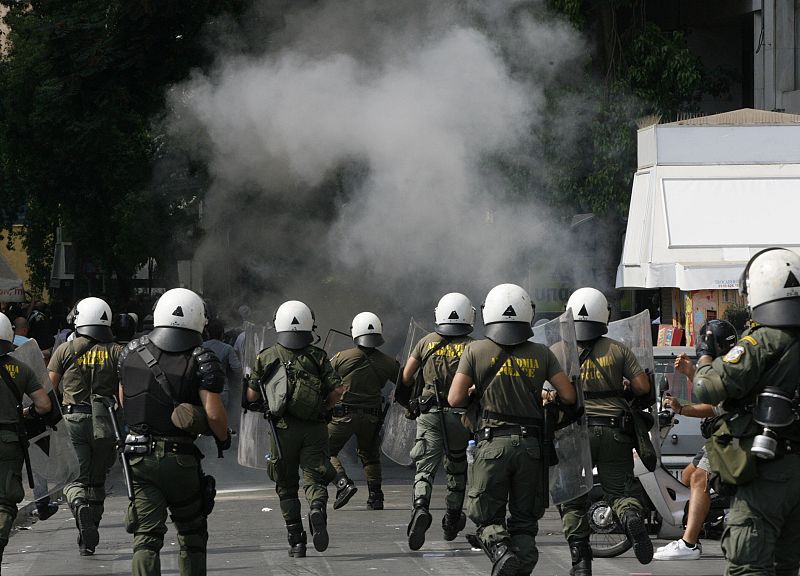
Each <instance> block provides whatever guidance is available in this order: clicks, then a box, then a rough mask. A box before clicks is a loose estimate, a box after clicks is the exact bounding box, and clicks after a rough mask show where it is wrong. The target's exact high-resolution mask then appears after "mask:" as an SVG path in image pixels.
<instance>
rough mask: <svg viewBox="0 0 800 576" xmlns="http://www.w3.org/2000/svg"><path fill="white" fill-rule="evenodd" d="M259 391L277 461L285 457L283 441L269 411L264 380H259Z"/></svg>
mask: <svg viewBox="0 0 800 576" xmlns="http://www.w3.org/2000/svg"><path fill="white" fill-rule="evenodd" d="M258 387H259V391H260V392H261V399H262V400H263V402H264V420H266V421H267V426H269V431H270V434H272V439H273V441H274V442H275V454H274V456H275V461H278V460H280V459H281V458H283V450H281V441H280V440H279V439H278V430H277V428H275V422H274V421H273V419H272V414H271V413H270V411H269V404H268V403H267V385H266V384H264V382H259V386H258Z"/></svg>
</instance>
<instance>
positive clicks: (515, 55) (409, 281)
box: [169, 0, 586, 341]
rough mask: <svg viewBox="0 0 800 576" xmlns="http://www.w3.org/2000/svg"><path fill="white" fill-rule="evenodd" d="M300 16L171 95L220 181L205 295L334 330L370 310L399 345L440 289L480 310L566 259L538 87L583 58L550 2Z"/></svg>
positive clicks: (224, 55) (229, 52) (310, 5)
mask: <svg viewBox="0 0 800 576" xmlns="http://www.w3.org/2000/svg"><path fill="white" fill-rule="evenodd" d="M297 4H301V5H302V6H301V7H300V8H297V7H294V8H292V9H291V10H288V9H287V11H285V12H283V13H281V14H280V15H279V16H280V25H279V26H278V27H277V28H276V29H275V30H273V31H272V32H270V33H269V37H268V40H267V41H266V42H265V41H264V39H263V38H260V39H258V40H256V39H254V38H255V34H254V31H253V30H244V29H241V30H238V31H235V32H232V33H231V35H229V36H228V37H226V39H225V42H223V43H220V44H219V45H220V46H225V48H223V49H222V51H221V52H220V53H219V55H218V58H217V61H216V64H215V65H214V67H213V70H211V71H210V72H208V73H196V74H195V75H193V76H192V77H191V79H189V80H188V81H187V82H185V83H183V84H181V85H179V86H176V87H174V88H173V90H172V92H171V100H170V101H171V109H172V114H171V117H170V126H169V128H170V133H171V135H172V136H173V137H175V138H178V139H180V140H181V141H182V142H183V143H184V146H185V147H186V148H187V150H188V151H189V152H190V154H191V155H192V156H193V157H194V158H196V159H199V160H202V161H205V162H206V163H207V165H208V167H209V171H210V176H211V187H210V189H209V190H208V193H207V195H206V199H205V208H204V223H203V224H204V228H205V230H206V235H205V238H204V241H203V243H202V244H201V245H200V247H199V248H198V253H197V257H198V258H199V259H200V260H201V261H203V262H204V263H205V267H206V269H207V271H208V270H211V271H214V273H213V274H212V275H211V279H210V280H211V285H209V286H207V290H210V291H212V292H215V293H218V294H222V295H223V296H224V297H229V298H232V299H237V298H242V299H248V300H250V301H249V302H248V303H249V304H250V306H251V307H252V308H257V309H259V308H260V309H261V310H262V314H263V316H264V317H269V316H270V315H271V313H272V311H274V309H275V307H276V306H277V305H278V304H279V303H280V302H281V301H283V300H286V299H290V298H294V299H300V300H306V301H307V302H308V303H309V304H310V305H311V306H312V308H314V309H315V310H316V313H317V318H318V319H319V321H320V324H321V326H335V327H338V328H340V329H343V328H346V327H347V326H349V320H350V319H351V318H352V316H353V315H354V314H356V313H357V312H359V311H361V310H370V309H371V310H373V311H374V312H376V313H378V314H379V315H380V316H382V317H384V321H385V323H386V324H387V326H388V327H389V329H393V331H394V332H395V333H396V336H398V337H399V336H402V334H401V333H404V326H403V325H404V322H405V321H406V320H407V318H408V315H409V314H411V313H414V314H417V315H420V314H421V315H422V316H423V318H425V319H426V320H428V319H430V316H431V311H432V309H433V306H434V305H435V303H436V301H437V300H438V298H439V297H440V296H441V295H442V294H444V293H446V292H451V291H460V292H464V293H466V294H467V295H468V296H470V298H472V299H473V303H474V304H475V305H476V306H478V304H479V303H480V302H481V301H482V299H483V297H484V296H485V294H486V292H487V291H488V290H489V289H490V288H491V287H492V286H493V285H495V284H498V283H501V282H516V283H519V284H521V285H523V286H525V287H526V288H528V289H532V288H533V287H534V286H536V284H537V275H538V270H539V268H538V266H541V265H542V264H546V263H548V261H550V262H552V261H553V260H557V259H563V258H568V257H569V255H567V254H565V253H563V252H562V251H563V246H564V240H563V238H562V237H561V236H560V235H559V231H558V230H559V227H558V226H555V225H554V224H553V222H552V221H551V218H550V210H549V207H548V206H546V205H544V204H543V203H542V202H541V201H537V197H540V195H539V190H540V189H541V187H542V186H545V185H547V177H546V170H547V166H546V163H545V161H544V159H543V158H544V150H542V146H541V144H540V143H539V140H538V139H537V133H538V131H539V129H540V127H541V124H542V122H543V120H542V119H543V113H544V109H545V106H546V105H547V100H546V91H547V90H548V88H549V87H550V86H551V85H552V83H553V82H555V81H556V80H557V78H558V77H559V76H561V75H564V74H569V73H570V70H574V69H576V67H578V66H580V62H581V58H582V55H583V54H585V52H586V47H585V45H584V43H583V41H582V40H581V38H580V37H578V36H577V35H576V33H575V32H574V31H572V29H571V28H570V27H569V26H568V25H567V24H565V23H563V22H561V21H559V20H554V19H553V18H552V17H550V16H548V15H547V14H546V12H545V10H544V7H543V2H521V1H516V2H515V1H506V2H491V3H484V2H477V1H466V2H465V1H459V2H448V1H441V0H427V1H425V0H409V1H405V2H394V3H374V2H368V1H366V0H328V1H325V2H300V3H292V5H293V6H296V5H297ZM382 4H387V6H382ZM266 6H267V4H266V3H265V4H264V6H262V9H263V10H264V11H266ZM243 47H244V48H243ZM560 132H563V137H564V138H570V137H571V136H570V130H568V129H563V130H561V131H560ZM217 271H218V272H217ZM238 303H239V302H236V304H238ZM387 320H388V322H387ZM395 341H396V340H395Z"/></svg>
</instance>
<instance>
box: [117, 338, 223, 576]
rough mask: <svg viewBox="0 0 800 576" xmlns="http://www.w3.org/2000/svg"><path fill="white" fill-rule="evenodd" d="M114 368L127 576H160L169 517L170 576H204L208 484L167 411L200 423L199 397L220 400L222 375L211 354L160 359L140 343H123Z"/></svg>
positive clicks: (196, 453) (188, 439)
mask: <svg viewBox="0 0 800 576" xmlns="http://www.w3.org/2000/svg"><path fill="white" fill-rule="evenodd" d="M140 350H142V351H147V353H149V354H151V355H152V356H153V359H154V360H155V361H156V362H157V366H158V371H160V373H161V375H162V376H163V378H164V382H163V385H164V387H165V388H167V389H168V390H169V394H168V395H167V394H166V393H164V392H163V391H162V390H163V388H161V384H159V383H158V382H157V380H156V378H155V376H154V367H155V366H156V365H154V367H148V365H147V364H146V360H145V359H144V358H143V357H142V356H141V355H140V354H139V351H140ZM119 364H120V368H119V370H120V372H119V375H120V386H121V388H122V393H123V395H124V402H125V408H126V410H127V412H126V415H127V417H128V425H129V434H128V436H127V437H126V448H125V449H126V451H129V450H131V451H132V450H135V451H133V452H132V453H128V455H127V456H126V458H127V459H128V462H129V464H130V471H131V482H132V488H133V496H134V498H133V501H132V502H131V503H130V504H129V505H128V509H127V511H126V513H125V529H126V530H127V532H128V533H129V534H133V558H132V559H131V574H132V575H133V576H159V575H160V574H161V556H160V552H161V549H162V547H163V546H164V535H165V534H166V532H167V514H168V513H169V515H170V519H171V521H172V524H173V526H174V528H175V531H176V532H177V535H176V540H177V543H178V546H179V547H180V548H179V551H178V571H179V572H180V574H181V575H182V576H205V574H206V547H207V543H208V520H207V517H208V514H209V512H210V508H211V506H212V505H213V494H210V493H209V491H208V490H207V489H206V487H207V486H210V485H211V484H209V482H211V481H213V479H212V478H211V477H210V476H206V475H205V474H204V473H203V470H202V467H201V465H200V460H201V458H203V454H202V453H201V452H200V450H199V449H198V448H197V447H196V446H195V445H194V440H195V438H196V436H195V435H194V434H190V433H189V432H187V431H185V430H183V429H180V428H178V427H177V426H176V425H175V424H174V422H173V412H174V408H173V404H177V405H183V406H185V405H187V404H189V405H192V406H194V407H196V408H195V410H196V413H197V414H198V415H200V417H201V418H202V417H206V418H207V416H206V415H205V410H204V408H203V401H202V399H201V392H207V393H209V397H210V396H211V394H216V395H220V394H222V392H223V390H224V387H225V373H224V371H223V369H222V366H221V365H220V362H219V359H218V358H217V356H216V355H215V354H214V352H213V351H211V350H208V349H203V348H199V347H198V348H194V349H189V350H185V351H183V352H166V351H163V350H161V349H159V348H158V347H157V346H156V345H155V344H153V343H151V342H149V341H148V340H147V337H143V338H142V339H136V340H133V341H131V342H130V344H129V345H128V346H127V348H125V349H124V350H123V352H122V354H121V356H120V359H119ZM157 395H162V396H161V397H160V398H159V397H158V396H157ZM168 400H171V402H167V401H168ZM178 420H179V419H178Z"/></svg>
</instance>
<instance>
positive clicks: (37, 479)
mask: <svg viewBox="0 0 800 576" xmlns="http://www.w3.org/2000/svg"><path fill="white" fill-rule="evenodd" d="M11 356H12V357H14V358H16V359H17V360H19V361H21V362H23V363H25V364H27V365H28V367H29V368H30V369H31V370H33V373H34V374H35V375H36V379H37V380H38V381H39V383H40V384H41V385H42V388H43V389H44V390H45V392H47V393H48V394H49V393H50V392H52V390H53V387H52V386H51V384H50V377H49V376H48V374H47V367H46V366H45V364H44V357H43V356H42V352H41V350H39V346H38V345H37V344H36V341H35V340H28V341H27V342H25V344H23V345H22V346H20V347H19V348H17V349H16V350H14V351H13V352H11ZM0 385H2V384H0ZM52 398H53V395H51V399H52ZM23 400H24V402H25V404H26V405H28V404H30V403H31V400H30V399H29V398H24V399H23ZM53 409H54V410H58V411H59V412H60V411H61V406H60V405H59V404H58V402H54V405H53ZM28 441H29V442H30V446H29V447H28V454H29V456H30V460H31V469H32V470H33V483H34V487H33V488H32V489H31V487H30V485H29V483H28V477H27V472H26V470H24V469H23V470H22V485H23V487H24V488H25V500H27V501H33V500H38V499H40V498H43V497H44V496H49V495H51V494H54V493H56V492H59V491H60V490H61V489H62V488H64V486H65V485H66V484H67V483H69V482H72V481H74V480H75V479H76V478H77V477H78V475H79V474H80V468H79V466H78V457H77V455H76V454H75V449H74V448H73V446H72V442H70V439H69V434H68V433H67V427H66V426H65V425H64V421H63V420H62V421H61V422H60V423H58V424H57V425H56V427H55V428H52V429H51V428H47V429H45V430H44V431H43V432H41V433H40V434H37V435H36V436H33V437H32V438H29V439H28Z"/></svg>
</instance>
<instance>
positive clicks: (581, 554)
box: [569, 540, 592, 576]
mask: <svg viewBox="0 0 800 576" xmlns="http://www.w3.org/2000/svg"><path fill="white" fill-rule="evenodd" d="M569 553H570V556H572V568H571V569H570V571H569V576H592V548H591V546H589V541H588V540H573V541H572V542H570V543H569Z"/></svg>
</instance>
